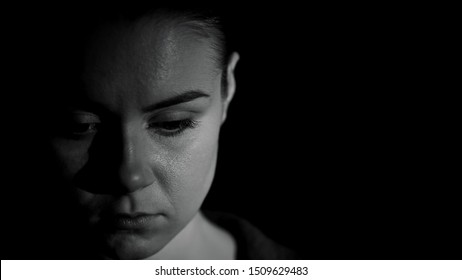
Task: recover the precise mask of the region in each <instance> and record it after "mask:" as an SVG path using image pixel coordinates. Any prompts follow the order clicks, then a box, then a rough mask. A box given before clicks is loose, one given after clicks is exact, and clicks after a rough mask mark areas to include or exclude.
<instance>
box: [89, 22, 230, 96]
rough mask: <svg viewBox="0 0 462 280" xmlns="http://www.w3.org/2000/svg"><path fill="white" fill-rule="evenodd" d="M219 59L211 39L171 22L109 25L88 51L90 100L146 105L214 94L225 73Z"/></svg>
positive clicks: (90, 45)
mask: <svg viewBox="0 0 462 280" xmlns="http://www.w3.org/2000/svg"><path fill="white" fill-rule="evenodd" d="M216 56H217V53H216V51H215V50H214V49H213V48H212V42H210V40H209V39H206V38H203V37H200V36H199V35H197V34H195V33H193V32H191V31H190V30H188V28H187V27H185V26H183V25H181V24H178V23H176V22H174V21H172V20H170V21H168V20H156V19H143V20H140V21H138V22H136V23H112V24H106V25H103V26H100V27H99V28H98V30H97V31H96V32H95V34H94V36H93V37H92V40H90V42H89V44H88V46H87V51H86V55H85V63H84V65H85V66H84V72H83V81H84V85H85V88H86V95H87V97H90V99H96V101H102V102H107V101H108V99H111V101H113V102H126V101H127V99H131V100H138V101H139V102H141V103H143V102H144V101H143V100H144V99H146V98H151V99H152V98H163V97H166V96H168V95H171V93H174V92H180V91H184V90H192V89H202V90H205V91H213V89H214V88H215V87H216V82H217V78H218V77H219V74H220V72H221V70H220V69H219V67H218V65H217V63H216ZM218 80H219V79H218Z"/></svg>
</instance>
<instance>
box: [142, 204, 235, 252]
mask: <svg viewBox="0 0 462 280" xmlns="http://www.w3.org/2000/svg"><path fill="white" fill-rule="evenodd" d="M235 254H236V244H235V241H234V239H233V237H232V236H231V235H230V234H229V233H228V232H226V231H224V230H223V229H221V228H219V227H217V226H216V225H214V224H212V223H211V222H210V221H208V220H207V219H206V218H205V217H204V216H203V215H202V213H201V212H198V213H197V214H196V215H195V216H194V218H193V219H192V220H191V221H190V222H189V223H188V225H186V227H185V228H184V229H183V230H181V231H180V233H178V234H177V235H176V236H175V237H174V238H173V239H172V240H171V241H170V242H169V243H168V244H167V245H166V246H165V247H164V248H163V249H162V250H160V251H159V252H157V253H156V254H155V255H153V256H151V257H149V258H148V259H163V260H175V259H176V260H178V259H180V260H188V259H189V260H192V259H234V258H235Z"/></svg>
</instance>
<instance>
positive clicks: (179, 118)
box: [52, 19, 238, 259]
mask: <svg viewBox="0 0 462 280" xmlns="http://www.w3.org/2000/svg"><path fill="white" fill-rule="evenodd" d="M95 38H96V39H95V40H93V42H92V44H91V45H90V46H89V47H88V55H87V60H86V64H85V71H84V74H83V81H84V85H85V89H86V90H85V93H81V95H79V96H75V97H72V98H69V104H68V108H69V110H68V113H69V115H70V116H71V117H70V119H71V120H72V122H73V124H72V126H71V127H74V128H75V129H74V130H72V131H70V132H68V134H66V135H64V136H59V137H55V138H54V139H53V142H52V143H53V148H54V150H55V153H56V155H57V157H58V159H59V162H60V166H61V167H62V172H63V174H64V175H65V178H66V180H67V181H68V183H69V186H70V187H71V188H72V190H73V193H74V197H75V202H76V204H77V205H78V207H80V208H81V209H82V210H83V211H84V212H85V213H86V217H87V220H88V225H89V227H90V228H91V229H92V230H93V231H94V234H95V236H96V238H97V240H98V242H99V244H101V246H100V247H101V253H102V254H103V255H104V256H105V257H107V258H120V259H143V258H155V259H156V258H162V259H192V258H195V259H198V258H199V259H231V258H234V256H235V242H234V240H233V238H232V236H231V235H230V234H229V233H227V232H226V231H224V230H223V229H221V228H218V227H217V226H215V225H213V224H212V223H210V222H209V221H208V220H207V219H205V218H204V217H203V216H202V215H201V214H200V212H199V208H200V206H201V204H202V202H203V200H204V198H205V196H206V195H207V192H208V191H209V188H210V185H211V183H212V180H213V176H214V172H215V165H216V157H217V149H218V137H219V131H220V127H221V124H222V123H223V121H224V120H225V118H226V111H227V108H228V105H229V102H230V101H231V99H232V97H233V94H234V91H235V80H234V74H233V71H234V68H235V66H236V63H237V61H238V55H237V54H233V56H232V58H231V60H230V61H229V64H228V67H227V69H220V67H219V66H218V65H217V63H216V61H215V60H214V56H215V55H217V54H216V51H215V50H214V49H213V48H212V47H211V42H210V41H209V40H207V39H203V38H200V37H199V36H197V35H194V34H191V33H190V32H188V30H187V29H185V28H184V27H179V26H176V25H174V24H169V23H165V22H162V23H159V22H156V21H154V20H147V19H145V20H140V21H138V22H137V23H135V24H113V25H108V26H105V27H102V28H101V30H100V33H98V34H97V36H96V37H95ZM223 71H226V74H227V81H228V88H227V92H226V94H225V95H224V96H225V97H223V96H222V92H221V75H222V73H223Z"/></svg>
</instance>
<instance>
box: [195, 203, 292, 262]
mask: <svg viewBox="0 0 462 280" xmlns="http://www.w3.org/2000/svg"><path fill="white" fill-rule="evenodd" d="M203 213H204V215H205V216H206V217H207V218H208V219H209V220H210V221H212V222H213V223H214V224H216V225H218V226H219V227H221V228H223V229H225V230H227V231H228V232H229V233H231V235H232V236H233V237H234V238H235V240H236V243H237V257H236V258H237V259H238V260H293V259H300V256H299V255H298V254H297V253H295V252H294V251H292V250H290V249H288V248H286V247H284V246H282V245H279V244H277V243H276V242H274V241H273V240H271V239H269V238H268V237H266V236H265V235H264V234H263V233H262V232H261V231H260V230H258V229H257V228H256V227H254V226H253V225H252V224H250V223H249V222H248V221H246V220H244V219H242V218H239V217H236V216H234V215H231V214H226V213H219V212H208V211H203Z"/></svg>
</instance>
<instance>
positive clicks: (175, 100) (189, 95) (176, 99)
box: [142, 90, 210, 113]
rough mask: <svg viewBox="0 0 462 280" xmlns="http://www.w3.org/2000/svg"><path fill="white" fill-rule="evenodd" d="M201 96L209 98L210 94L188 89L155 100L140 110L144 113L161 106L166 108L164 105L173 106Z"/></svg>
mask: <svg viewBox="0 0 462 280" xmlns="http://www.w3.org/2000/svg"><path fill="white" fill-rule="evenodd" d="M202 97H205V98H209V97H210V94H207V93H205V92H203V91H201V90H190V91H187V92H184V93H181V94H179V95H176V96H173V97H171V98H168V99H165V100H162V101H160V102H157V103H155V104H152V105H149V106H146V107H144V108H143V109H142V110H143V112H144V113H147V112H152V111H155V110H159V109H161V108H166V107H170V106H173V105H177V104H181V103H186V102H189V101H192V100H195V99H198V98H202Z"/></svg>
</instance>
